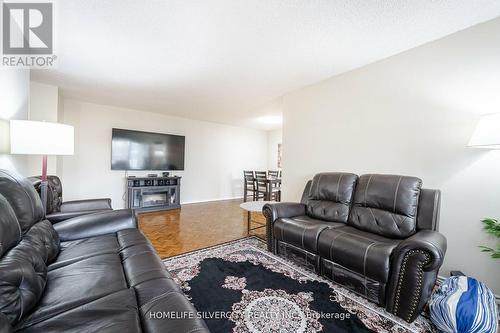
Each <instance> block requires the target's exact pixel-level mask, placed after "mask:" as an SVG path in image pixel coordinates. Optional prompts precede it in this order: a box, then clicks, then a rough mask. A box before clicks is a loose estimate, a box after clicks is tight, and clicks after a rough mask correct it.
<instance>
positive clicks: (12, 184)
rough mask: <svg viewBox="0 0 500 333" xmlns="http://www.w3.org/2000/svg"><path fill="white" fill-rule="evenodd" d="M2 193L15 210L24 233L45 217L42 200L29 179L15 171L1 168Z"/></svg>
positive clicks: (0, 189)
mask: <svg viewBox="0 0 500 333" xmlns="http://www.w3.org/2000/svg"><path fill="white" fill-rule="evenodd" d="M0 194H2V195H3V196H4V197H5V198H6V199H7V201H8V202H9V204H10V206H11V207H12V209H13V210H14V212H15V214H16V217H17V220H18V222H19V225H20V226H21V231H22V232H23V233H24V232H26V231H27V230H28V229H29V228H30V227H31V226H32V225H33V224H35V223H36V222H39V221H41V220H42V219H43V218H44V216H45V214H44V212H43V206H42V201H41V200H40V197H39V196H38V194H37V193H36V191H35V188H34V187H33V185H32V184H31V182H30V181H29V180H28V179H26V178H23V177H22V176H20V175H18V174H17V173H15V172H11V171H6V170H0Z"/></svg>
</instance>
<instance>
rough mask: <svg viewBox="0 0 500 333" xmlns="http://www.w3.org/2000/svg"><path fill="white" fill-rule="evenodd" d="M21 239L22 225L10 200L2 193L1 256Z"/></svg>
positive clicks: (0, 221) (0, 222) (0, 208)
mask: <svg viewBox="0 0 500 333" xmlns="http://www.w3.org/2000/svg"><path fill="white" fill-rule="evenodd" d="M20 240H21V227H20V226H19V223H18V222H17V218H16V214H15V213H14V210H13V209H12V207H10V205H9V202H8V201H7V199H5V197H4V196H3V195H1V194H0V258H1V257H2V256H3V254H4V253H6V252H7V251H8V250H10V249H11V248H12V247H14V246H15V245H17V243H19V241H20Z"/></svg>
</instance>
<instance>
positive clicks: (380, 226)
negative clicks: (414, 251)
mask: <svg viewBox="0 0 500 333" xmlns="http://www.w3.org/2000/svg"><path fill="white" fill-rule="evenodd" d="M421 187H422V181H421V180H420V179H419V178H416V177H408V176H398V175H377V174H369V175H363V176H361V177H360V178H359V182H358V185H357V187H356V191H355V194H354V205H353V207H352V209H351V214H350V216H349V222H348V224H349V225H351V226H353V227H355V228H357V229H361V230H365V231H369V232H372V233H375V234H379V235H382V236H386V237H391V238H406V237H409V236H411V235H412V234H414V233H415V232H416V229H417V209H418V202H419V198H420V190H421Z"/></svg>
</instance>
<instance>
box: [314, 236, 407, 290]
mask: <svg viewBox="0 0 500 333" xmlns="http://www.w3.org/2000/svg"><path fill="white" fill-rule="evenodd" d="M399 243H400V241H399V240H395V239H390V238H385V237H382V236H379V235H375V234H372V233H369V232H364V231H361V230H358V229H355V228H352V227H349V226H344V227H341V228H335V229H327V230H324V231H323V232H322V233H321V235H320V236H319V240H318V252H319V255H320V256H321V257H322V258H325V259H327V260H330V261H333V262H335V263H337V264H339V265H341V266H343V267H345V268H347V269H349V270H352V271H354V272H356V273H358V274H361V275H364V276H367V277H369V278H371V279H374V280H376V281H378V282H383V283H385V282H387V281H388V279H389V269H390V262H391V253H392V251H393V250H394V249H395V248H396V246H397V245H398V244H399Z"/></svg>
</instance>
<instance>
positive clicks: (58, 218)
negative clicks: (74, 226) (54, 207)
mask: <svg viewBox="0 0 500 333" xmlns="http://www.w3.org/2000/svg"><path fill="white" fill-rule="evenodd" d="M105 211H111V209H99V210H81V211H76V212H55V213H51V214H47V215H45V218H46V219H47V220H49V221H50V222H51V223H52V224H55V223H59V222H62V221H66V220H69V219H72V218H75V217H79V216H83V215H89V214H95V213H101V212H105Z"/></svg>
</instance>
